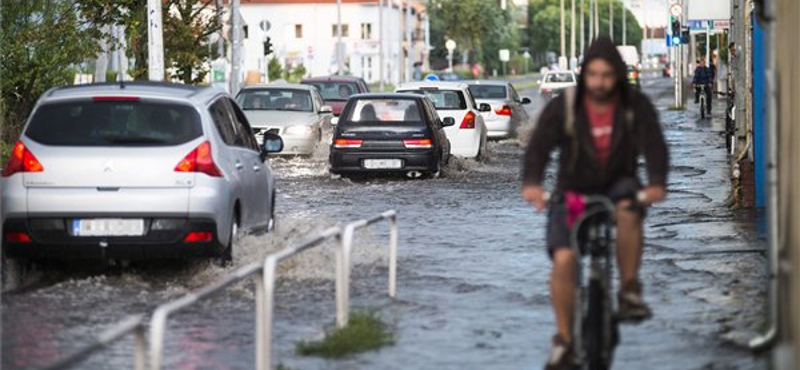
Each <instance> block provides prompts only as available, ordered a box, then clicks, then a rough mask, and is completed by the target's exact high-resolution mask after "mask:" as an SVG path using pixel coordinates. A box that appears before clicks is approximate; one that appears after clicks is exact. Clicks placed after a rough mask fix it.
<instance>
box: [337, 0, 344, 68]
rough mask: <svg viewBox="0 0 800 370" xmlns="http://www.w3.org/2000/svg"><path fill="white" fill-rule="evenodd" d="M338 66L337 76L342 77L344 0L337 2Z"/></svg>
mask: <svg viewBox="0 0 800 370" xmlns="http://www.w3.org/2000/svg"><path fill="white" fill-rule="evenodd" d="M336 66H337V72H336V74H337V75H340V76H341V75H342V72H343V70H344V61H343V60H342V0H336Z"/></svg>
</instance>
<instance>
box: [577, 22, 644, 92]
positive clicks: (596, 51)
mask: <svg viewBox="0 0 800 370" xmlns="http://www.w3.org/2000/svg"><path fill="white" fill-rule="evenodd" d="M595 59H603V60H605V61H607V62H609V63H611V65H612V66H613V67H614V70H615V71H616V73H617V89H618V90H617V91H619V94H620V99H621V101H622V102H623V104H624V103H625V102H627V101H629V98H630V88H631V87H630V84H629V83H628V66H627V65H626V64H625V61H624V60H623V59H622V55H620V54H619V51H617V47H616V46H615V45H614V42H613V41H611V39H610V38H609V37H608V36H600V37H598V38H597V39H596V40H595V41H594V42H593V43H592V44H591V45H590V46H589V49H588V50H587V51H586V54H585V55H584V57H583V64H581V75H580V77H579V78H578V94H579V96H581V97H583V96H584V93H585V92H586V82H585V81H584V75H583V71H585V70H586V66H587V65H588V64H589V62H591V61H592V60H595Z"/></svg>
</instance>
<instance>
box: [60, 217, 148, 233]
mask: <svg viewBox="0 0 800 370" xmlns="http://www.w3.org/2000/svg"><path fill="white" fill-rule="evenodd" d="M72 235H74V236H142V235H144V220H142V219H130V218H93V219H84V220H80V219H76V220H72Z"/></svg>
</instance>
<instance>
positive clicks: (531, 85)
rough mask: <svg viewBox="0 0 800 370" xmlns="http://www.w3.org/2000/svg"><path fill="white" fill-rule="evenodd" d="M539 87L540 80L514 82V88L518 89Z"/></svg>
mask: <svg viewBox="0 0 800 370" xmlns="http://www.w3.org/2000/svg"><path fill="white" fill-rule="evenodd" d="M537 87H539V81H538V80H536V81H526V82H520V83H516V84H514V88H515V89H517V90H526V89H535V88H537Z"/></svg>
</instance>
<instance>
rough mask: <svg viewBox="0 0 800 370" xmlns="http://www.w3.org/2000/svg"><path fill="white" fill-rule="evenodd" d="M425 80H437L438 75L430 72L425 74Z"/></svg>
mask: <svg viewBox="0 0 800 370" xmlns="http://www.w3.org/2000/svg"><path fill="white" fill-rule="evenodd" d="M425 81H439V76H437V75H436V74H435V73H431V74H429V75H427V76H425Z"/></svg>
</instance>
